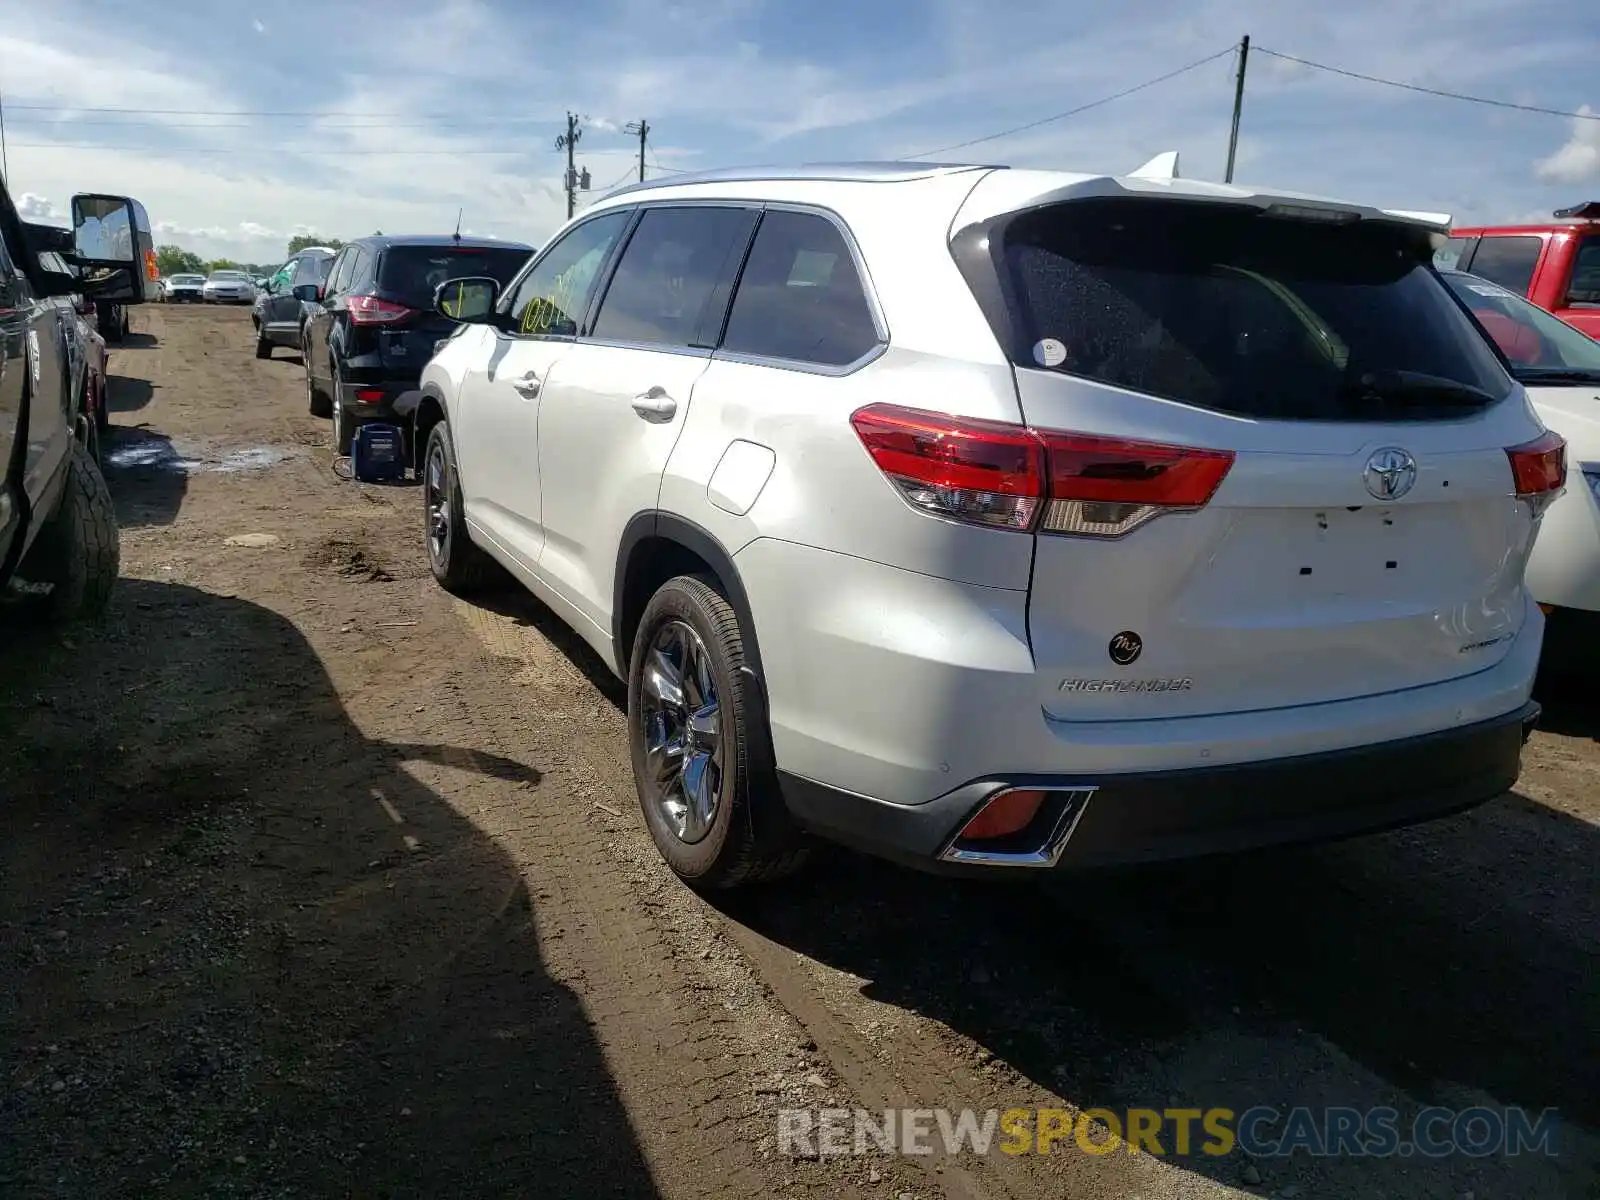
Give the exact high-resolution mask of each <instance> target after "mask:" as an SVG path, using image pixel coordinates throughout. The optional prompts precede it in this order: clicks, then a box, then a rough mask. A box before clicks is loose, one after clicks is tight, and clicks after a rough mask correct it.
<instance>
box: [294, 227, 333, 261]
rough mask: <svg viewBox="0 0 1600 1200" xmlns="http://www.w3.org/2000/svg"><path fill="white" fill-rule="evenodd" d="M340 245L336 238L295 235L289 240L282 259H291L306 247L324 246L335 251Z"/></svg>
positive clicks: (306, 234)
mask: <svg viewBox="0 0 1600 1200" xmlns="http://www.w3.org/2000/svg"><path fill="white" fill-rule="evenodd" d="M342 245H344V242H342V241H340V240H339V239H338V238H325V237H318V236H317V235H316V234H314V233H297V234H295V235H294V236H293V237H292V238H290V239H289V250H288V253H286V254H285V255H284V257H285V258H293V257H294V256H295V255H296V254H298V253H299V252H300V251H302V250H304V249H305V248H306V247H307V246H326V247H328V248H329V249H330V250H337V249H338V248H339V247H340V246H342Z"/></svg>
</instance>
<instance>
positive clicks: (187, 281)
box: [166, 275, 206, 304]
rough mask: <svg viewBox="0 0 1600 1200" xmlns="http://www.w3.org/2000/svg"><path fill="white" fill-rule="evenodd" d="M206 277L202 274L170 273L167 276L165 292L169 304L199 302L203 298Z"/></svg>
mask: <svg viewBox="0 0 1600 1200" xmlns="http://www.w3.org/2000/svg"><path fill="white" fill-rule="evenodd" d="M205 285H206V277H205V276H204V275H170V276H168V277H167V285H166V293H167V302H168V303H169V304H199V303H200V302H201V301H202V300H204V299H205V295H204V290H203V289H204V288H205Z"/></svg>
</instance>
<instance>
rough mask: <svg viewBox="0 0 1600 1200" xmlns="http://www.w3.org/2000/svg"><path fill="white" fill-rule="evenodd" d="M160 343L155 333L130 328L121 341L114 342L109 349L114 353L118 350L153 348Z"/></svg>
mask: <svg viewBox="0 0 1600 1200" xmlns="http://www.w3.org/2000/svg"><path fill="white" fill-rule="evenodd" d="M160 344H161V343H160V341H159V339H157V337H156V335H155V334H153V333H140V332H139V331H138V330H137V329H130V330H129V331H128V332H127V334H126V336H124V337H123V339H122V340H121V341H120V342H112V343H111V344H110V347H109V349H110V350H111V351H112V353H116V351H118V350H153V349H155V348H156V347H157V346H159V345H160Z"/></svg>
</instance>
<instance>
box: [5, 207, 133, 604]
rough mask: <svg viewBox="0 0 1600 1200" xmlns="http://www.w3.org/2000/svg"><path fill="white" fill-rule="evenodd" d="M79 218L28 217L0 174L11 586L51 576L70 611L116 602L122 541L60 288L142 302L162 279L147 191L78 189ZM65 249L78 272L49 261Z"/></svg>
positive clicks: (51, 591)
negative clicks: (62, 224)
mask: <svg viewBox="0 0 1600 1200" xmlns="http://www.w3.org/2000/svg"><path fill="white" fill-rule="evenodd" d="M72 225H73V227H72V229H71V230H70V231H67V230H55V229H50V228H48V227H44V226H37V225H28V224H26V223H24V222H23V221H22V220H21V219H20V218H19V217H18V215H17V210H16V207H15V206H14V205H13V204H12V202H11V194H10V192H9V190H8V189H7V188H6V186H5V182H4V181H3V180H0V468H3V471H4V478H3V481H0V590H4V589H6V588H8V587H9V586H10V585H11V583H12V582H13V580H15V579H23V580H26V581H27V582H28V583H31V584H37V585H44V587H45V588H46V589H47V590H46V591H45V594H44V597H43V604H44V606H45V609H46V611H47V613H48V614H49V615H50V617H51V618H52V619H55V620H60V621H71V620H75V619H78V618H89V617H95V616H98V615H99V614H100V613H101V612H102V611H104V609H105V607H106V604H107V603H108V601H109V600H110V598H111V589H112V585H113V584H114V583H115V582H116V578H117V568H118V565H119V546H118V538H117V523H116V514H115V511H114V510H113V508H112V504H111V494H110V492H108V491H107V490H106V484H105V479H104V478H103V477H102V476H101V474H100V468H99V466H98V465H97V464H96V462H95V459H94V455H93V454H92V453H90V451H89V448H88V446H87V444H86V442H87V440H88V433H89V431H88V430H86V429H85V428H84V422H83V414H82V413H81V411H80V407H81V406H80V404H79V398H78V396H77V395H75V394H74V391H73V387H72V379H71V375H72V372H71V369H70V358H69V356H70V349H69V346H70V343H69V341H68V338H69V336H70V335H69V331H68V330H67V328H66V326H65V322H66V321H67V320H68V319H69V318H70V317H71V316H72V314H71V312H70V311H69V310H68V309H67V308H66V307H65V306H63V305H61V304H58V303H56V302H55V297H59V296H70V295H73V294H75V293H76V294H79V295H82V296H84V297H86V298H89V299H93V300H95V301H103V302H106V303H114V304H118V305H128V304H142V303H144V302H145V301H146V300H148V299H150V298H151V297H152V295H153V290H154V287H155V284H154V282H153V281H154V278H155V257H154V254H153V252H152V251H153V247H152V245H151V236H150V220H149V217H148V216H147V215H146V213H145V210H144V206H143V205H142V204H140V203H139V202H138V201H137V200H132V199H129V198H128V197H126V196H101V195H80V196H74V197H73V198H72ZM46 252H53V253H46ZM42 254H43V255H44V256H45V258H44V261H41V255H42ZM56 255H59V256H60V260H62V261H65V262H66V263H67V264H68V265H69V266H70V267H71V268H72V270H73V272H74V274H64V273H62V272H60V271H52V270H48V269H46V266H45V262H46V261H57V260H56V258H55V256H56Z"/></svg>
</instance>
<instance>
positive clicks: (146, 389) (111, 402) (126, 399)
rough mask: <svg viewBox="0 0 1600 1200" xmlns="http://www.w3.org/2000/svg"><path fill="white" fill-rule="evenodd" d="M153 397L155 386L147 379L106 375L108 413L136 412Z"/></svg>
mask: <svg viewBox="0 0 1600 1200" xmlns="http://www.w3.org/2000/svg"><path fill="white" fill-rule="evenodd" d="M154 397H155V388H154V386H153V385H152V384H151V383H150V381H149V380H147V379H130V378H129V377H128V376H126V375H107V376H106V411H107V412H108V413H129V412H138V411H139V410H140V409H141V408H144V407H145V406H146V405H148V404H149V403H150V401H151V400H152V399H153V398H154Z"/></svg>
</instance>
